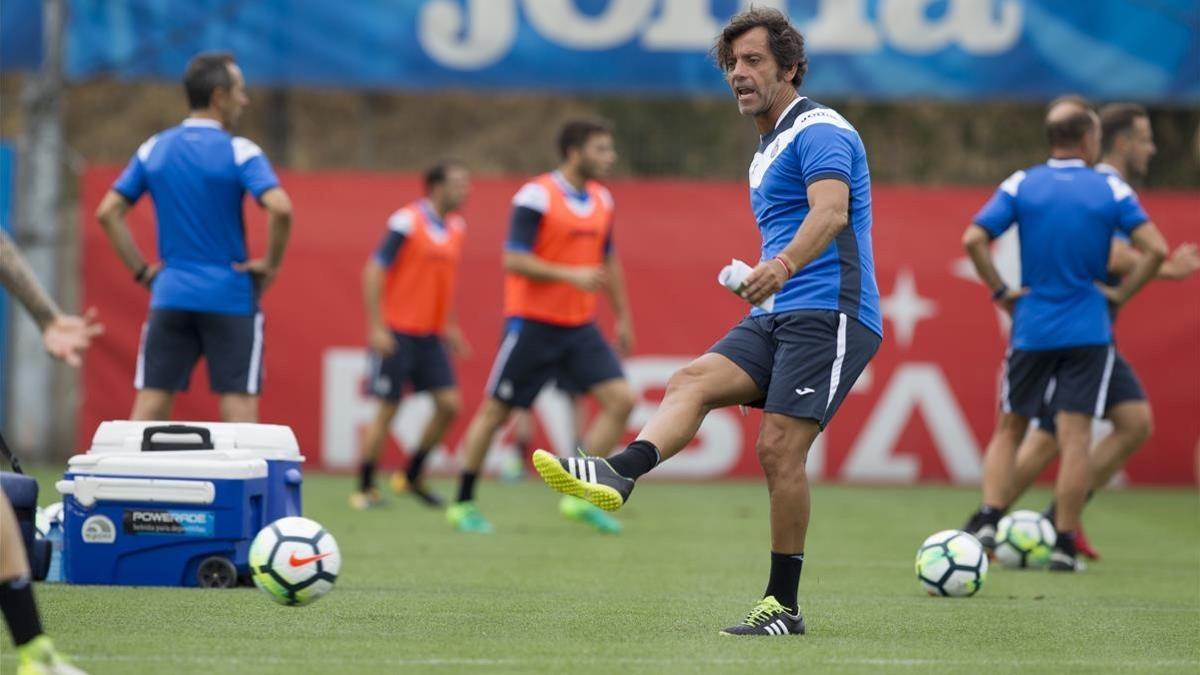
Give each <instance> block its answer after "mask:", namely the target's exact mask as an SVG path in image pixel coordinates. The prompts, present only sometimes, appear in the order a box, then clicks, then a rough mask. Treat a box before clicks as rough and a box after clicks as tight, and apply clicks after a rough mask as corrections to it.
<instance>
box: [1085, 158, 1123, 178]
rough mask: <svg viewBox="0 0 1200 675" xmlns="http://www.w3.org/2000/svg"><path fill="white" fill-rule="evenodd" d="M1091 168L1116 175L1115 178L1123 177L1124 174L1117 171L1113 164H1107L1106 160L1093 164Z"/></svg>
mask: <svg viewBox="0 0 1200 675" xmlns="http://www.w3.org/2000/svg"><path fill="white" fill-rule="evenodd" d="M1092 168H1094V169H1096V170H1097V171H1099V172H1100V173H1106V174H1108V175H1110V176H1116V177H1117V178H1121V179H1124V178H1125V177H1124V176H1122V175H1121V172H1120V171H1117V167H1115V166H1113V165H1112V164H1109V163H1108V162H1100V163H1099V164H1097V165H1096V166H1094V167H1092Z"/></svg>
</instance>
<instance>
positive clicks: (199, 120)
mask: <svg viewBox="0 0 1200 675" xmlns="http://www.w3.org/2000/svg"><path fill="white" fill-rule="evenodd" d="M183 126H185V127H208V128H210V129H224V128H225V127H223V126H221V123H220V122H218V121H216V120H210V119H206V118H203V117H189V118H187V119H185V120H184V121H183Z"/></svg>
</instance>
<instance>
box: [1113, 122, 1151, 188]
mask: <svg viewBox="0 0 1200 675" xmlns="http://www.w3.org/2000/svg"><path fill="white" fill-rule="evenodd" d="M1113 150H1114V151H1115V152H1116V153H1118V154H1119V155H1121V157H1123V158H1124V159H1125V165H1126V166H1127V167H1128V168H1129V171H1130V172H1131V173H1132V174H1133V176H1132V177H1133V178H1141V177H1143V176H1145V175H1146V172H1147V171H1149V170H1150V158H1152V157H1154V153H1156V152H1158V148H1156V147H1155V146H1154V130H1153V129H1151V128H1150V118H1149V117H1135V118H1134V119H1133V126H1132V127H1130V129H1129V131H1126V132H1125V133H1123V134H1121V135H1120V136H1119V137H1118V138H1115V139H1113Z"/></svg>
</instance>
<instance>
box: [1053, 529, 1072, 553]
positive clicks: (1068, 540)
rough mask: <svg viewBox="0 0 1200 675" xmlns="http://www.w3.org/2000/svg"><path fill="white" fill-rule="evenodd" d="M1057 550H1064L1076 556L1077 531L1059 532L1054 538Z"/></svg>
mask: <svg viewBox="0 0 1200 675" xmlns="http://www.w3.org/2000/svg"><path fill="white" fill-rule="evenodd" d="M1054 548H1055V550H1058V551H1062V552H1063V553H1066V554H1068V555H1071V556H1074V555H1075V553H1076V549H1075V533H1074V532H1059V533H1058V536H1057V537H1056V538H1055V540H1054Z"/></svg>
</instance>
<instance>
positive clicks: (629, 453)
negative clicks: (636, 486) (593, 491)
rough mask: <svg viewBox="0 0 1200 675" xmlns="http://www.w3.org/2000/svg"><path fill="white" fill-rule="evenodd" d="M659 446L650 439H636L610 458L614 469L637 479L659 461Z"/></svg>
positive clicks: (609, 462) (609, 460) (627, 476)
mask: <svg viewBox="0 0 1200 675" xmlns="http://www.w3.org/2000/svg"><path fill="white" fill-rule="evenodd" d="M659 459H660V457H659V454H658V448H656V447H654V444H653V443H651V442H650V441H634V442H632V443H630V444H629V446H628V447H626V448H625V449H624V450H622V451H620V452H618V453H617V454H615V455H613V456H612V457H609V458H608V465H609V466H611V467H612V468H613V471H616V472H617V473H619V474H621V475H622V476H624V477H626V478H632V479H633V480H637V479H638V478H641V477H642V474H644V473H646V472H647V471H649V470H650V469H653V468H654V467H655V466H657V465H658V462H659Z"/></svg>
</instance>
